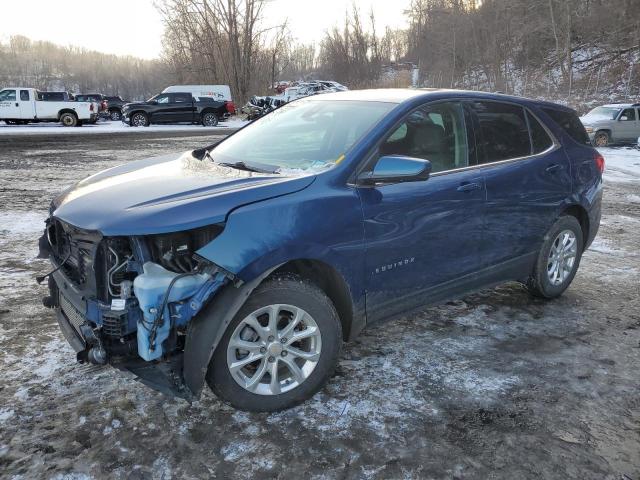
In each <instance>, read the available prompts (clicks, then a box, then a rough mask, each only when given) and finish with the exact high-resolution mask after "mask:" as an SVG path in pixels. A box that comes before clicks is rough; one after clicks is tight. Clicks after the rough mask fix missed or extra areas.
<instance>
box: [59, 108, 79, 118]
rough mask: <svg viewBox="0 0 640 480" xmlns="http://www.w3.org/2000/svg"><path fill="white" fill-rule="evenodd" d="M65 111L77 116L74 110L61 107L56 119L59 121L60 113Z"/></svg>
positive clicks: (62, 113)
mask: <svg viewBox="0 0 640 480" xmlns="http://www.w3.org/2000/svg"><path fill="white" fill-rule="evenodd" d="M65 113H70V114H72V115H75V117H76V118H78V112H76V111H75V110H73V109H71V108H63V109H61V110H59V111H58V121H60V118H61V117H62V115H64V114H65Z"/></svg>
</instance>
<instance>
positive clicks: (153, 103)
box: [149, 100, 158, 105]
mask: <svg viewBox="0 0 640 480" xmlns="http://www.w3.org/2000/svg"><path fill="white" fill-rule="evenodd" d="M149 104H151V105H157V104H158V101H157V100H149Z"/></svg>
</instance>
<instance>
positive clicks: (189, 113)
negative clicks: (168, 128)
mask: <svg viewBox="0 0 640 480" xmlns="http://www.w3.org/2000/svg"><path fill="white" fill-rule="evenodd" d="M171 97H172V98H171V100H172V115H173V121H174V122H193V120H194V109H195V105H194V103H193V96H192V95H191V94H190V93H172V94H171Z"/></svg>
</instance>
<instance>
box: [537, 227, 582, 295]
mask: <svg viewBox="0 0 640 480" xmlns="http://www.w3.org/2000/svg"><path fill="white" fill-rule="evenodd" d="M583 245H584V238H583V234H582V227H581V226H580V223H579V222H578V220H577V219H576V218H575V217H572V216H563V217H560V218H559V219H558V220H557V221H556V222H555V223H554V224H553V226H552V227H551V229H550V230H549V232H548V233H547V235H545V241H544V243H543V244H542V247H541V248H540V252H539V253H538V259H537V261H536V264H535V267H534V269H533V273H532V275H531V277H530V278H529V281H528V282H527V287H528V288H529V291H530V292H531V293H532V294H533V295H535V296H537V297H542V298H547V299H552V298H557V297H559V296H560V295H562V294H563V293H564V291H565V290H566V289H567V288H569V285H571V282H572V281H573V278H574V277H575V275H576V272H577V271H578V266H579V265H580V258H581V257H582V250H583Z"/></svg>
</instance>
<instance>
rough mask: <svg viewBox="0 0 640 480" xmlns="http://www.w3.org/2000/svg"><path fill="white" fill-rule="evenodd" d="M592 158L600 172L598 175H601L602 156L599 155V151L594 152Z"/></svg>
mask: <svg viewBox="0 0 640 480" xmlns="http://www.w3.org/2000/svg"><path fill="white" fill-rule="evenodd" d="M593 160H594V161H595V162H596V168H597V169H598V171H599V172H600V175H602V174H603V173H604V157H603V156H602V155H600V152H596V156H595V157H594V158H593Z"/></svg>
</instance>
